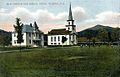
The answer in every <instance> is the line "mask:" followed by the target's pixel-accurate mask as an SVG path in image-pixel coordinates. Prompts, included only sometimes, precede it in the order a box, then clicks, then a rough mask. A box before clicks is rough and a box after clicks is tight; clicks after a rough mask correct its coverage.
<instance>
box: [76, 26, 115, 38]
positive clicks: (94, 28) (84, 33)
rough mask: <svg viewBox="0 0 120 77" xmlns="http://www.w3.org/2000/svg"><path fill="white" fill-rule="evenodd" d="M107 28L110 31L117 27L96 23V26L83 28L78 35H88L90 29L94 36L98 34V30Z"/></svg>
mask: <svg viewBox="0 0 120 77" xmlns="http://www.w3.org/2000/svg"><path fill="white" fill-rule="evenodd" d="M103 29H104V30H106V31H108V32H111V31H112V30H113V29H116V28H113V27H109V26H103V25H96V26H94V27H92V28H88V29H85V30H83V31H80V32H78V36H80V37H85V36H86V32H88V31H89V33H90V34H91V35H92V36H94V37H95V36H97V34H98V32H99V31H100V30H103Z"/></svg>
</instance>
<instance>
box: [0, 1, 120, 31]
mask: <svg viewBox="0 0 120 77" xmlns="http://www.w3.org/2000/svg"><path fill="white" fill-rule="evenodd" d="M70 2H71V4H72V12H73V18H74V20H75V24H76V29H77V31H81V30H84V29H86V28H90V27H93V26H95V25H97V24H101V25H104V26H111V27H120V24H119V23H120V21H119V20H120V0H0V29H3V30H6V31H13V30H14V27H13V25H14V24H15V21H16V19H15V18H16V17H19V18H20V19H21V22H22V23H23V24H30V23H34V21H36V22H37V24H38V26H39V29H40V30H41V31H43V32H45V33H47V32H48V31H50V30H51V29H56V28H64V27H65V25H66V24H67V21H66V20H67V18H68V10H69V5H70Z"/></svg>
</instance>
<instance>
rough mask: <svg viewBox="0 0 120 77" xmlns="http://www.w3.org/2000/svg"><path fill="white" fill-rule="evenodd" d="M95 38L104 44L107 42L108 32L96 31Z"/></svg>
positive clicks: (104, 30)
mask: <svg viewBox="0 0 120 77" xmlns="http://www.w3.org/2000/svg"><path fill="white" fill-rule="evenodd" d="M97 38H98V39H99V40H100V41H101V42H104V43H105V42H106V41H108V32H107V30H106V29H101V30H99V31H98V35H97Z"/></svg>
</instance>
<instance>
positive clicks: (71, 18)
mask: <svg viewBox="0 0 120 77" xmlns="http://www.w3.org/2000/svg"><path fill="white" fill-rule="evenodd" d="M68 20H73V16H72V9H71V3H70V7H69V16H68Z"/></svg>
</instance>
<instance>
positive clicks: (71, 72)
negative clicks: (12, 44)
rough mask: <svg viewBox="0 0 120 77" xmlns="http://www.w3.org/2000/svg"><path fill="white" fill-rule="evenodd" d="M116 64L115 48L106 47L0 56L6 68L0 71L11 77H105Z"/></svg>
mask: <svg viewBox="0 0 120 77" xmlns="http://www.w3.org/2000/svg"><path fill="white" fill-rule="evenodd" d="M26 51H27V52H26ZM28 51H29V52H28ZM117 60H118V56H117V53H116V47H115V48H112V47H106V46H101V47H91V48H88V47H83V48H80V47H55V48H35V49H31V50H25V51H24V52H21V53H20V52H13V53H4V54H0V64H3V65H4V64H5V66H7V67H6V68H4V69H5V71H6V72H7V74H8V75H11V76H12V77H108V76H109V75H110V73H111V72H112V71H113V70H114V68H116V66H117ZM2 61H3V62H4V63H1V62H2Z"/></svg>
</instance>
